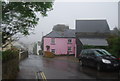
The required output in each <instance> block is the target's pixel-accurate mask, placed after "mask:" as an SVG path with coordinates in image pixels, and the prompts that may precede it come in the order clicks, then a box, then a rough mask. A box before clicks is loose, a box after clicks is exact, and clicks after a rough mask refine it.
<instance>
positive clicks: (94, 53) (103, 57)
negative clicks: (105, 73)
mask: <svg viewBox="0 0 120 81" xmlns="http://www.w3.org/2000/svg"><path fill="white" fill-rule="evenodd" d="M78 59H79V61H80V64H81V65H82V66H91V67H95V68H96V69H97V70H98V71H102V70H104V69H116V70H118V69H119V68H120V63H119V61H118V59H117V58H116V57H115V56H112V55H111V54H110V53H109V52H108V51H106V50H104V49H83V50H82V51H81V53H80V55H79V56H78Z"/></svg>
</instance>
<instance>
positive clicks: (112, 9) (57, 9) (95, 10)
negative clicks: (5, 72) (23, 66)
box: [20, 0, 118, 43]
mask: <svg viewBox="0 0 120 81" xmlns="http://www.w3.org/2000/svg"><path fill="white" fill-rule="evenodd" d="M57 1H59V0H57ZM75 1H77V0H75ZM80 1H81V0H80ZM87 1H88V0H85V2H55V3H54V5H53V10H52V11H50V12H48V16H47V17H44V18H43V17H41V16H40V15H38V16H39V17H40V21H39V24H38V25H37V26H36V28H35V30H34V33H35V34H34V35H32V34H31V35H30V36H28V37H23V38H21V39H20V41H24V43H31V42H36V41H41V37H42V32H43V35H46V34H48V33H49V32H51V31H52V28H53V26H54V25H56V24H66V25H68V26H69V28H71V29H75V20H76V19H106V20H107V22H108V25H109V27H110V29H113V28H114V27H115V26H118V3H117V2H87ZM93 1H94V0H93ZM96 1H100V0H96ZM104 1H108V0H104ZM109 1H114V0H109ZM116 1H117V0H116Z"/></svg>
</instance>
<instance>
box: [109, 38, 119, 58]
mask: <svg viewBox="0 0 120 81" xmlns="http://www.w3.org/2000/svg"><path fill="white" fill-rule="evenodd" d="M107 40H108V44H109V47H108V50H109V51H110V52H111V53H112V54H113V55H114V56H117V57H120V47H119V46H120V37H119V36H110V37H109V38H108V39H107Z"/></svg>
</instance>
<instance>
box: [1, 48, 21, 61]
mask: <svg viewBox="0 0 120 81" xmlns="http://www.w3.org/2000/svg"><path fill="white" fill-rule="evenodd" d="M18 54H19V51H18V50H17V49H15V48H13V49H9V50H6V51H3V52H2V61H3V62H6V61H9V60H11V59H14V58H19V55H18Z"/></svg>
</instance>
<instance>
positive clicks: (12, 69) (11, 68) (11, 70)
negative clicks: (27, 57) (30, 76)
mask: <svg viewBox="0 0 120 81" xmlns="http://www.w3.org/2000/svg"><path fill="white" fill-rule="evenodd" d="M18 72H19V59H18V58H16V59H12V60H9V61H6V62H4V63H2V79H15V78H16V76H17V74H18Z"/></svg>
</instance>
